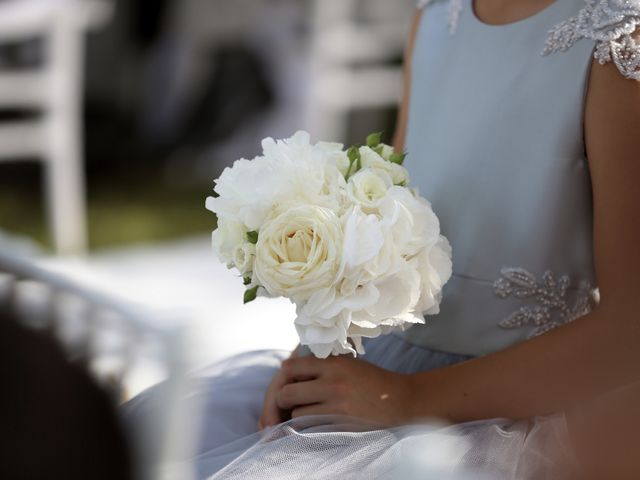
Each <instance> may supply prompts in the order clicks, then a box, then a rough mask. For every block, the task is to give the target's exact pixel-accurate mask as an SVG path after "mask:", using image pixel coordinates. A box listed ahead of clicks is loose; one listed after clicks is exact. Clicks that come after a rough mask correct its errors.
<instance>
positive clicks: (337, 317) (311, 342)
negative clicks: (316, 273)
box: [295, 288, 355, 358]
mask: <svg viewBox="0 0 640 480" xmlns="http://www.w3.org/2000/svg"><path fill="white" fill-rule="evenodd" d="M296 313H297V316H296V320H295V326H296V330H297V332H298V336H299V337H300V343H301V344H302V345H306V346H308V347H309V349H310V350H311V351H312V352H313V354H314V355H315V356H316V357H318V358H326V357H328V356H329V355H341V354H346V353H352V354H353V353H355V351H354V349H353V348H352V347H351V345H350V344H349V341H348V337H347V329H348V327H349V314H348V312H347V311H344V306H343V304H342V302H341V301H340V299H339V298H338V296H337V295H336V291H335V289H334V288H325V289H321V290H318V291H316V292H314V293H313V295H312V296H311V297H310V298H309V300H308V301H307V302H305V303H301V304H299V305H298V306H297V309H296Z"/></svg>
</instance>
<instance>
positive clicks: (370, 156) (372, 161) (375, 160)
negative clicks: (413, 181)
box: [359, 147, 409, 186]
mask: <svg viewBox="0 0 640 480" xmlns="http://www.w3.org/2000/svg"><path fill="white" fill-rule="evenodd" d="M359 152H360V162H361V163H362V168H372V169H380V170H382V171H384V172H386V173H387V174H388V175H389V177H390V178H391V181H392V182H393V184H394V185H399V186H404V185H407V184H408V183H409V172H408V171H407V169H406V168H404V167H403V166H402V165H398V164H397V163H392V162H390V161H388V160H385V158H383V157H382V156H380V155H378V154H377V153H376V152H375V151H374V150H372V149H371V148H369V147H360V150H359ZM387 153H388V155H389V157H390V156H391V153H393V152H391V153H389V152H388V151H387ZM383 155H385V151H384V147H383Z"/></svg>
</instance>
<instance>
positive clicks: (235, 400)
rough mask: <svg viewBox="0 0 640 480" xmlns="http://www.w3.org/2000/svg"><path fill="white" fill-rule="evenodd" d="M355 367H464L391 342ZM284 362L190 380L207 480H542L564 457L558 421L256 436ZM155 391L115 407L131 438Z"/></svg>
mask: <svg viewBox="0 0 640 480" xmlns="http://www.w3.org/2000/svg"><path fill="white" fill-rule="evenodd" d="M365 346H366V349H367V354H366V355H365V356H363V357H362V358H363V359H364V360H366V361H368V362H371V363H373V364H375V365H377V366H380V367H382V368H385V369H388V370H392V371H397V372H402V373H414V372H418V371H425V370H429V369H434V368H440V367H444V366H447V365H452V364H455V363H458V362H460V361H464V360H466V359H467V357H463V356H459V355H450V354H446V353H442V352H434V351H431V350H428V349H425V348H421V347H418V346H414V345H412V344H409V343H407V342H405V341H404V340H402V339H401V338H400V337H397V336H395V335H389V336H385V337H380V338H378V339H374V340H370V341H368V342H367V343H366V345H365ZM288 353H289V352H282V351H257V352H249V353H245V354H242V355H238V356H235V357H232V358H230V359H228V360H226V361H223V362H220V363H217V364H215V365H213V366H211V367H209V368H208V369H206V370H204V371H202V372H199V373H198V375H195V376H194V377H193V378H192V379H191V380H190V386H189V388H188V394H187V396H186V398H185V402H193V403H192V404H193V406H194V410H196V409H197V411H199V412H201V413H200V418H199V421H198V430H199V432H200V435H199V440H198V442H197V446H196V451H195V453H194V454H193V456H192V457H191V458H187V459H184V461H187V462H190V463H191V464H192V466H193V468H194V469H195V471H196V473H197V476H198V478H203V479H205V478H211V479H235V478H242V479H291V480H293V479H305V480H308V479H325V478H326V479H332V478H358V479H360V478H362V479H377V478H409V479H413V478H416V479H418V478H420V479H436V478H437V479H449V478H451V479H453V478H455V479H463V478H464V479H472V478H473V479H476V478H491V479H518V480H520V479H533V478H540V475H541V474H543V475H544V478H550V477H549V475H550V472H551V471H552V470H555V469H556V467H557V465H558V464H559V463H562V460H559V459H561V458H564V457H565V456H567V455H568V453H567V454H566V455H565V452H564V450H565V446H566V443H567V442H566V432H565V431H564V420H563V419H562V418H561V417H553V418H548V419H540V420H538V421H535V422H510V421H507V420H492V421H484V422H473V423H469V424H464V425H457V426H449V427H438V426H433V425H414V426H409V427H400V428H394V429H381V428H376V427H375V426H372V425H364V424H362V423H361V422H357V421H355V420H352V419H349V418H345V417H328V416H319V417H303V418H299V419H295V420H292V421H289V422H285V423H283V424H281V425H278V426H276V427H272V428H269V429H266V430H264V431H262V432H257V431H256V430H257V422H258V419H259V417H260V413H261V410H262V401H263V397H264V392H265V390H266V388H267V386H268V385H269V382H270V381H271V379H272V377H273V376H274V374H275V373H276V372H277V370H278V368H279V366H280V362H281V361H282V360H283V359H284V358H286V357H287V356H288ZM162 391H163V387H162V385H160V386H158V387H154V388H152V389H149V390H147V391H146V392H143V393H142V394H141V395H139V396H138V397H136V398H134V399H133V400H131V401H130V402H128V403H127V404H125V405H124V406H123V414H124V417H125V421H126V423H127V424H129V425H130V426H131V427H132V429H134V430H135V425H136V424H137V423H139V421H140V419H142V418H143V417H147V418H148V416H149V414H150V412H152V411H153V410H155V409H157V408H158V405H159V403H160V400H161V396H162Z"/></svg>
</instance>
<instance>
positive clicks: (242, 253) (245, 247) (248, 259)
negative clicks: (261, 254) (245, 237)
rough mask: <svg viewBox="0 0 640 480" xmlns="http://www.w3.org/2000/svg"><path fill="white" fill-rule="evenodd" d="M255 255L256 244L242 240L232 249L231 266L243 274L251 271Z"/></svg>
mask: <svg viewBox="0 0 640 480" xmlns="http://www.w3.org/2000/svg"><path fill="white" fill-rule="evenodd" d="M255 256H256V246H255V245H253V244H252V243H249V242H244V243H241V244H239V245H237V246H236V248H235V249H234V250H233V266H234V267H236V268H237V269H238V271H239V272H240V273H241V274H242V275H245V274H246V273H250V272H252V271H253V261H254V259H255Z"/></svg>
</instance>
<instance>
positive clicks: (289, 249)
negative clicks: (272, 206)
mask: <svg viewBox="0 0 640 480" xmlns="http://www.w3.org/2000/svg"><path fill="white" fill-rule="evenodd" d="M342 243H343V234H342V226H341V222H340V219H339V218H338V216H337V215H336V214H335V213H334V212H333V211H331V210H330V209H327V208H323V207H317V206H313V205H305V206H300V207H294V208H291V209H288V210H286V211H284V212H282V213H280V214H279V215H277V216H275V217H274V218H273V219H271V220H268V221H267V222H266V223H265V224H264V225H263V227H262V229H261V230H260V233H259V235H258V243H257V245H256V258H255V263H254V275H255V278H257V281H258V283H259V284H260V285H261V286H263V287H264V288H265V289H266V290H267V291H268V292H269V293H270V294H271V295H276V296H284V297H288V298H291V299H292V300H293V301H294V302H296V303H297V302H299V301H304V300H306V299H307V298H309V297H310V296H311V295H312V294H313V293H314V292H316V291H318V290H320V289H323V288H329V287H331V286H333V285H334V284H335V283H336V281H337V279H338V276H339V274H340V269H341V261H342ZM255 278H254V280H255Z"/></svg>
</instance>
